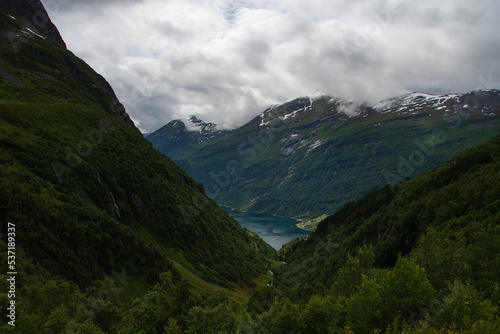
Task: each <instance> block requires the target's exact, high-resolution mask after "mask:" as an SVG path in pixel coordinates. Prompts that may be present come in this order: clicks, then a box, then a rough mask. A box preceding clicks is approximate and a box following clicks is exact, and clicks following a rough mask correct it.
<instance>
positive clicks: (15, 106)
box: [0, 1, 273, 333]
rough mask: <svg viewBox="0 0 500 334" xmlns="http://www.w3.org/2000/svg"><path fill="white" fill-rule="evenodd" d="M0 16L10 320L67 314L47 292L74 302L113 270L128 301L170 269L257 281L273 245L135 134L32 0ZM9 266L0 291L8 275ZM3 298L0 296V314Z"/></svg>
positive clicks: (0, 183)
mask: <svg viewBox="0 0 500 334" xmlns="http://www.w3.org/2000/svg"><path fill="white" fill-rule="evenodd" d="M0 9H2V10H1V11H0V223H1V224H0V231H1V233H2V254H3V255H5V257H4V256H2V259H7V246H6V245H9V247H10V245H15V253H16V256H17V258H16V259H17V260H18V262H17V263H18V267H17V268H16V269H17V270H18V271H19V272H21V273H22V274H19V276H17V279H18V281H17V282H16V283H17V287H18V289H19V290H18V291H19V293H18V295H17V296H18V297H17V298H18V299H17V301H18V305H19V306H18V313H17V314H18V316H19V322H18V324H20V323H25V324H31V325H33V326H35V327H39V326H42V325H43V323H44V321H46V320H47V319H48V317H49V318H50V316H51V314H52V313H51V312H60V314H59V313H58V316H61V317H62V315H61V314H62V313H64V314H66V315H67V316H70V311H69V310H66V309H65V310H57V305H58V304H57V302H56V299H57V298H55V297H54V296H55V295H60V296H61V298H66V297H68V298H70V297H69V296H70V295H71V298H73V297H74V298H78V297H75V295H73V294H72V293H73V292H76V291H78V289H79V288H80V289H85V288H89V287H92V286H94V284H95V281H96V280H102V279H106V278H107V277H112V275H113V273H122V272H123V273H126V274H127V275H128V276H130V277H135V279H134V280H133V282H132V283H131V289H132V290H131V291H128V292H127V293H125V294H127V296H128V298H133V297H134V296H141V295H142V294H144V293H145V292H146V291H147V289H148V288H151V287H153V286H154V284H156V283H157V282H160V279H159V275H160V274H161V273H163V272H167V271H170V272H171V273H172V279H173V280H174V281H179V280H180V279H181V277H184V276H186V275H191V276H193V277H195V278H197V279H198V280H201V279H204V280H205V281H206V282H208V283H205V284H207V285H209V284H212V285H213V286H214V287H215V285H214V284H217V285H218V286H224V287H228V288H231V289H232V288H236V287H245V286H253V285H255V282H254V279H255V277H257V276H259V275H261V274H263V273H265V266H266V263H267V261H268V260H267V257H266V255H264V253H267V254H269V255H271V254H272V253H273V250H272V249H270V246H268V245H266V244H265V243H264V242H263V241H262V240H261V239H260V238H258V237H257V236H256V235H254V234H252V233H250V232H248V231H247V230H245V229H243V228H241V227H240V225H239V224H238V223H237V222H236V221H235V220H234V219H233V218H231V217H229V216H228V215H227V214H226V213H225V212H224V211H223V210H221V209H220V208H219V207H218V206H217V204H216V203H215V202H214V201H213V200H212V199H210V198H208V197H207V196H206V195H205V190H204V188H203V186H202V185H201V184H200V183H197V182H195V181H194V180H193V179H192V178H191V177H189V176H188V175H187V174H186V173H185V172H184V171H183V170H182V169H180V168H179V167H178V166H177V165H176V164H175V163H174V162H173V161H172V160H170V159H169V158H167V157H165V156H164V155H162V154H161V153H160V152H158V151H156V150H155V149H154V148H153V147H152V145H151V144H150V143H149V142H148V141H147V140H146V139H144V138H143V136H142V134H141V133H140V131H139V130H138V129H137V128H136V127H135V126H134V124H133V123H132V121H131V120H130V118H129V117H128V115H127V113H126V112H125V109H124V107H123V106H122V105H121V104H120V102H119V101H118V100H117V98H116V96H115V94H114V93H113V90H112V89H111V87H110V86H109V84H108V83H107V82H106V81H105V79H104V78H102V77H101V76H100V75H99V74H97V73H96V72H95V71H93V70H92V69H91V68H90V67H89V66H88V65H87V64H86V63H85V62H83V61H82V60H80V59H79V58H77V57H76V56H74V55H73V54H72V53H71V52H70V51H68V50H67V49H66V48H65V46H64V43H61V41H60V40H59V39H58V38H55V37H54V36H58V33H57V34H55V32H57V30H55V32H54V31H53V29H55V27H53V26H52V24H51V23H50V21H46V22H45V23H44V25H43V27H40V24H39V21H36V20H34V18H35V16H34V15H31V14H32V13H37V15H42V14H43V15H45V18H47V16H46V13H45V11H44V10H43V6H42V5H41V3H40V2H39V1H6V2H2V3H1V7H0ZM30 13H31V14H30ZM47 20H48V19H47ZM49 23H50V25H51V27H52V30H51V29H48V28H46V27H47V25H48V24H49ZM48 31H52V32H53V34H51V35H43V33H47V32H48ZM13 231H14V232H13ZM9 233H14V234H9ZM9 238H13V239H9ZM9 250H10V251H12V250H11V249H9ZM10 255H11V254H10V253H9V256H10ZM171 260H175V261H176V262H172V261H171ZM6 265H7V263H6V261H3V260H2V268H4V269H5V270H2V272H1V273H0V275H1V277H2V283H1V284H2V293H3V292H4V291H8V289H4V288H6V287H7V286H8V285H7V284H8V282H7V281H6V278H7V272H12V271H14V270H12V269H11V270H7V267H6ZM186 272H187V274H186ZM128 276H127V277H128ZM49 287H50V289H52V290H50V289H49ZM45 288H47V289H49V290H47V291H45V290H44V289H45ZM59 289H62V290H61V291H59ZM65 289H66V290H65ZM65 293H67V294H68V295H67V296H66V297H63V296H65ZM41 295H46V296H44V297H43V298H48V302H47V303H49V304H44V303H45V302H43V298H42V297H41ZM53 297H54V298H55V299H54V300H52V298H53ZM40 298H42V299H40ZM8 302H9V301H8V299H7V295H6V294H5V295H2V308H3V309H4V312H5V310H6V308H7V306H6V305H7V304H8ZM52 303H54V304H53V305H52ZM42 304H43V305H42ZM4 306H5V307H4ZM73 306H75V305H73ZM74 311H75V310H74V309H73V312H74ZM30 314H34V315H33V316H30ZM35 315H36V316H35ZM54 316H55V315H54ZM33 317H34V318H33ZM38 317H39V318H38ZM4 318H5V317H4ZM42 319H43V321H42ZM40 321H42V322H40ZM3 325H4V322H2V326H3ZM18 328H19V327H18ZM25 332H30V331H29V330H27V329H26V331H25ZM46 332H48V333H55V331H52V330H49V329H47V330H46Z"/></svg>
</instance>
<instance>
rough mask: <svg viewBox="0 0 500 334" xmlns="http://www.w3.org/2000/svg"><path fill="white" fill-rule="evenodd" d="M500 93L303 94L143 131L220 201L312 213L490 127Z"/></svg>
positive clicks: (397, 176)
mask: <svg viewBox="0 0 500 334" xmlns="http://www.w3.org/2000/svg"><path fill="white" fill-rule="evenodd" d="M499 94H500V92H499V91H498V90H478V91H473V92H470V93H467V94H450V95H432V94H425V93H410V94H405V95H402V96H397V97H393V98H390V99H386V100H383V101H380V102H379V103H377V104H373V105H370V104H368V103H356V102H352V101H346V100H343V99H340V98H335V97H331V96H321V97H315V98H310V97H305V98H298V99H295V100H293V101H290V102H287V103H284V104H282V105H276V106H272V107H270V108H269V109H267V110H266V111H264V112H263V113H262V114H261V115H260V116H258V117H256V118H255V119H254V120H252V121H251V122H249V123H248V124H246V125H244V126H242V127H240V128H237V129H235V130H232V131H217V132H212V131H210V130H208V131H207V130H206V128H203V129H201V128H197V127H193V126H191V125H189V124H190V123H189V122H186V123H187V124H188V126H186V125H185V124H186V123H184V122H182V121H180V120H177V121H172V122H170V123H169V124H167V125H166V126H164V127H163V128H161V129H159V130H158V131H156V132H154V133H152V134H149V135H147V136H146V138H147V139H148V140H150V141H151V142H152V143H153V145H154V146H155V147H156V148H157V149H158V150H160V151H162V152H163V153H165V154H166V155H168V156H169V157H171V158H172V159H174V161H176V162H177V163H178V164H179V165H180V166H182V167H183V168H184V169H185V170H186V171H187V172H188V173H189V174H190V175H192V176H193V177H195V179H197V180H199V181H201V182H203V183H204V184H205V187H206V189H207V191H208V193H209V194H210V195H211V196H213V197H214V198H215V199H216V200H217V201H218V202H219V203H221V204H224V205H227V206H231V207H233V208H236V209H240V210H243V211H247V210H249V211H258V212H264V213H268V214H278V215H284V216H293V217H298V218H308V217H309V218H315V217H317V216H321V215H323V214H331V213H333V212H335V211H336V210H337V209H339V208H340V207H341V206H342V205H343V204H344V203H346V202H348V201H350V200H354V199H357V198H359V197H361V196H362V195H364V194H366V193H368V192H370V191H372V190H374V189H377V188H379V187H381V186H383V185H385V184H386V183H391V184H394V183H398V182H401V181H402V180H404V179H406V178H407V177H414V176H416V175H417V174H418V173H420V172H422V171H424V170H427V169H430V168H432V167H435V166H438V165H440V164H442V163H444V162H445V161H446V160H447V159H449V158H450V157H452V156H453V155H455V154H456V153H458V152H460V151H462V150H464V149H466V148H467V147H469V146H473V145H476V144H478V143H481V142H482V141H484V140H486V139H488V138H491V137H492V136H494V135H495V134H497V133H498V131H499V128H498V127H499V125H500V123H499V120H500V95H499ZM212 128H214V126H213V125H211V127H210V128H209V129H212ZM200 130H201V131H200Z"/></svg>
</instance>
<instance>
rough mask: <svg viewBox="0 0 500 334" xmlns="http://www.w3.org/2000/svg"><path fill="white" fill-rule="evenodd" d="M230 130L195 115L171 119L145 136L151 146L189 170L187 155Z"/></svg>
mask: <svg viewBox="0 0 500 334" xmlns="http://www.w3.org/2000/svg"><path fill="white" fill-rule="evenodd" d="M230 132H231V131H229V130H223V129H219V126H217V124H214V123H205V122H203V121H202V120H200V119H198V118H197V117H196V116H189V117H188V119H185V120H181V119H177V120H173V121H171V122H170V123H168V124H167V125H165V126H163V127H162V128H160V129H158V130H157V131H155V132H154V133H151V134H147V135H146V136H145V137H146V139H147V140H149V141H150V142H151V143H152V144H153V146H154V147H155V148H156V149H157V150H159V151H160V152H162V153H164V154H166V155H167V156H168V157H175V159H174V161H175V162H176V163H177V164H179V166H181V167H182V168H184V169H185V170H186V171H188V172H189V161H188V159H187V157H189V156H190V155H191V154H193V153H194V152H196V151H197V150H198V149H199V148H200V146H201V145H203V144H204V143H206V142H209V141H212V140H215V139H218V138H221V137H223V136H225V135H227V134H229V133H230Z"/></svg>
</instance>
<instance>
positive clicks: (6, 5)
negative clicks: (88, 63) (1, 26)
mask: <svg viewBox="0 0 500 334" xmlns="http://www.w3.org/2000/svg"><path fill="white" fill-rule="evenodd" d="M0 10H1V12H2V13H7V14H8V15H11V16H12V17H14V18H15V19H21V20H24V21H25V22H26V23H28V24H29V25H30V26H31V28H32V29H35V30H37V31H38V32H39V33H40V34H41V35H43V36H46V37H48V38H50V39H51V40H53V41H54V42H55V43H56V44H57V45H59V46H61V47H63V48H66V43H64V41H63V39H62V37H61V35H60V34H59V31H58V30H57V28H56V26H55V25H54V24H53V23H52V21H50V19H49V16H48V14H47V11H46V10H45V8H44V7H43V4H42V3H41V1H39V0H26V1H20V0H2V2H1V3H0Z"/></svg>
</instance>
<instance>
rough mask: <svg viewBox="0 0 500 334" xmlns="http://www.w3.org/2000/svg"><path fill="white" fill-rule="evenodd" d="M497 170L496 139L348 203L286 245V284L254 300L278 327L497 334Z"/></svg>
mask: <svg viewBox="0 0 500 334" xmlns="http://www.w3.org/2000/svg"><path fill="white" fill-rule="evenodd" d="M499 168H500V135H497V136H495V137H494V138H492V139H491V140H489V141H487V142H485V143H483V144H481V145H479V146H477V147H474V148H470V149H467V150H466V151H464V152H462V153H460V154H458V155H457V156H454V157H453V158H451V159H450V160H448V161H447V162H446V163H445V164H444V165H443V166H442V167H440V168H434V169H433V170H431V171H428V172H426V173H423V174H421V175H419V176H417V177H416V178H414V179H411V180H407V181H404V182H402V183H400V184H398V185H396V186H385V187H383V188H380V189H378V190H376V191H374V192H372V193H370V194H368V195H367V196H365V197H363V198H361V199H359V200H357V201H353V202H349V203H347V204H345V205H344V206H343V207H342V208H341V209H340V210H338V211H337V212H336V213H335V214H334V215H332V216H330V217H328V218H326V219H324V220H323V221H322V222H321V223H320V224H319V225H318V228H317V229H316V231H315V232H313V233H312V234H311V235H310V236H309V238H307V239H301V240H295V241H293V242H291V243H289V244H287V246H286V247H285V248H282V249H281V250H280V254H279V256H280V257H281V260H282V261H285V262H286V265H284V266H281V267H280V268H277V269H276V270H275V280H276V282H279V284H278V283H277V284H276V287H274V290H273V291H271V290H270V289H268V290H267V291H263V292H260V293H259V294H254V299H255V300H251V301H250V305H256V306H257V308H256V312H257V313H259V314H260V317H261V319H266V320H267V321H269V323H267V326H268V328H269V327H271V326H272V327H273V328H274V330H271V331H269V332H273V333H279V332H280V330H281V332H285V331H283V328H295V329H294V330H296V331H297V332H299V333H324V332H341V331H342V330H346V328H347V329H348V330H351V331H352V332H354V333H373V332H374V331H377V332H379V331H383V330H384V329H387V332H389V333H400V332H410V333H420V332H424V333H438V332H443V331H448V332H456V333H473V332H474V331H479V332H482V333H497V332H498V330H499V329H500V317H499V315H500V314H499V312H498V310H499V308H498V307H499V305H500V299H499V298H498V297H499V295H498V291H499V290H498V287H499V284H500V275H498V274H499V272H498V268H499V265H500V172H499V170H500V169H499ZM290 291H295V292H293V293H290ZM287 293H288V295H287ZM284 294H285V296H290V299H288V300H287V299H285V298H283V297H282V296H283V295H284ZM292 296H293V297H292ZM254 302H255V304H254ZM262 304H265V305H276V304H280V305H281V307H271V308H267V309H266V310H265V311H263V309H262V308H259V307H258V305H262ZM285 319H296V320H295V321H290V322H286V321H285Z"/></svg>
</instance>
